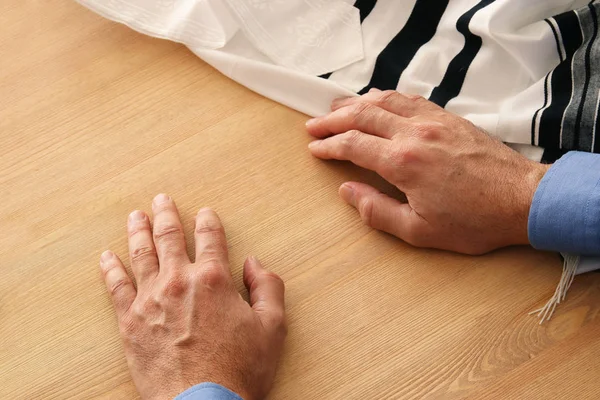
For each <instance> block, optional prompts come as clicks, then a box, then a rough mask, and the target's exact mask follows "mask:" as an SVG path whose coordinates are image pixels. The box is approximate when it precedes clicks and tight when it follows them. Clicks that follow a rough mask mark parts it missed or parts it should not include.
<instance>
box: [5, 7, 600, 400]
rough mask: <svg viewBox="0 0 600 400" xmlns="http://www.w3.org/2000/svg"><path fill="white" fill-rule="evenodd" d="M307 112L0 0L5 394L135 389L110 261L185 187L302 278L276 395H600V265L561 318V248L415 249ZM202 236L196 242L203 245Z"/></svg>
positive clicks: (191, 206) (237, 262)
mask: <svg viewBox="0 0 600 400" xmlns="http://www.w3.org/2000/svg"><path fill="white" fill-rule="evenodd" d="M305 120H306V117H305V116H304V115H301V114H299V113H297V112H295V111H292V110H290V109H287V108H285V107H283V106H281V105H279V104H276V103H274V102H272V101H270V100H267V99H265V98H262V97H261V96H258V95H257V94H255V93H253V92H251V91H249V90H247V89H245V88H243V87H241V86H239V85H238V84H236V83H234V82H232V81H230V80H229V79H227V78H225V77H223V76H222V75H220V74H219V73H218V72H217V71H215V70H214V69H212V68H211V67H209V66H208V65H206V64H205V63H204V62H202V61H201V60H200V59H198V58H197V57H195V56H194V55H193V54H191V53H190V52H189V51H188V50H187V49H186V48H184V47H183V46H181V45H178V44H175V43H170V42H167V41H161V40H157V39H152V38H149V37H146V36H142V35H140V34H137V33H135V32H133V31H131V30H129V29H128V28H126V27H124V26H122V25H118V24H115V23H112V22H109V21H107V20H105V19H103V18H101V17H99V16H97V15H95V14H93V13H91V12H90V11H88V10H86V9H84V8H82V7H81V6H79V5H78V4H76V3H75V2H73V1H70V0H53V1H44V2H42V1H34V0H2V2H0V150H1V157H0V194H1V195H2V200H1V201H0V398H1V399H37V398H40V399H41V398H43V399H54V398H56V399H59V398H60V399H65V398H81V399H84V398H85V399H87V398H108V399H131V398H136V396H137V394H136V392H135V388H134V386H133V385H132V383H131V380H130V378H129V373H128V370H127V365H126V363H125V358H124V356H123V353H122V349H121V344H120V341H119V337H118V331H117V325H116V320H115V316H114V313H113V309H112V306H111V303H110V300H109V298H108V297H107V295H106V293H105V289H104V285H103V282H102V280H101V278H100V274H99V270H98V259H99V255H100V253H101V252H102V251H103V250H105V249H107V248H110V249H112V250H113V251H115V252H117V253H118V254H120V255H121V256H123V257H124V259H126V254H127V252H126V245H127V243H126V236H125V221H126V217H127V214H128V213H129V212H130V211H131V210H133V209H136V208H141V209H144V210H147V211H149V210H150V202H151V200H152V198H153V196H154V195H155V194H157V193H160V192H166V193H168V194H170V195H171V196H172V197H173V198H174V199H175V200H176V202H177V204H178V206H179V207H180V210H181V215H182V218H183V220H184V224H185V227H186V230H187V232H188V233H190V234H191V232H192V224H193V218H194V215H195V213H196V211H197V210H198V209H199V208H200V207H203V206H211V207H213V208H215V209H216V210H217V211H218V212H219V213H220V215H221V216H222V218H223V221H224V224H225V228H226V231H227V236H228V239H229V245H230V252H231V260H232V271H233V274H234V277H235V281H236V284H237V286H238V288H239V289H240V291H242V290H243V285H242V282H241V266H242V262H243V259H244V258H245V257H246V255H248V254H255V255H257V256H258V257H259V258H261V259H262V260H263V262H264V264H265V266H267V267H268V268H270V269H272V270H274V271H276V272H277V273H279V274H280V275H281V276H282V277H283V279H284V280H285V282H286V285H287V310H288V312H289V321H290V329H289V331H290V334H289V337H288V340H287V342H286V349H285V354H284V357H283V360H282V362H281V365H280V368H279V372H278V375H277V378H276V382H275V388H274V390H273V392H272V395H271V398H273V399H413V398H415V399H420V398H428V399H463V398H467V399H503V400H504V399H597V398H600V376H599V375H600V316H599V311H600V274H588V275H584V276H581V277H578V278H577V279H576V280H575V283H574V285H573V287H572V289H571V291H570V292H569V295H568V301H567V303H566V304H562V305H560V307H559V308H558V310H557V312H556V314H555V316H554V318H553V319H552V320H551V321H550V322H549V323H546V324H544V325H542V326H540V325H538V321H537V319H535V318H534V317H531V316H528V315H527V313H528V311H530V310H532V309H534V308H536V307H539V306H541V305H543V303H544V302H545V301H546V300H547V299H548V298H549V297H550V296H551V294H552V293H553V291H554V289H555V286H556V284H557V282H558V280H559V277H560V274H561V262H560V260H559V257H558V256H557V255H556V254H550V253H541V252H536V251H534V250H532V249H530V248H525V247H522V248H511V249H505V250H501V251H497V252H494V253H492V254H489V255H486V256H483V257H467V256H461V255H457V254H452V253H448V252H441V251H434V250H421V249H415V248H413V247H410V246H408V245H406V244H405V243H403V242H401V241H400V240H397V239H395V238H393V237H391V236H389V235H386V234H382V233H380V232H376V231H373V230H372V229H369V228H368V227H365V226H363V224H362V223H361V221H360V218H359V217H358V215H357V213H356V211H355V210H354V209H352V208H351V207H349V206H347V205H345V204H344V203H343V202H342V201H341V200H340V199H339V198H338V195H337V188H338V186H339V185H340V184H341V183H342V182H344V181H345V180H348V179H355V180H363V181H366V182H371V183H374V184H375V185H377V186H379V187H381V188H383V189H385V190H388V191H389V190H391V189H390V188H389V187H387V186H386V185H385V184H384V183H383V182H382V181H381V180H380V179H379V178H377V177H376V176H374V175H373V174H371V173H368V172H365V171H362V170H360V169H358V168H356V167H353V166H351V165H349V164H347V163H341V162H323V161H319V160H316V159H313V158H312V157H311V156H310V155H309V153H308V152H307V149H306V145H307V143H308V142H309V137H308V136H307V134H306V133H305V131H304V128H303V127H304V121H305ZM190 245H191V243H190Z"/></svg>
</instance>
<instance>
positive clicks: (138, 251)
mask: <svg viewBox="0 0 600 400" xmlns="http://www.w3.org/2000/svg"><path fill="white" fill-rule="evenodd" d="M154 257H156V250H155V249H154V247H153V246H140V247H137V248H135V249H133V251H132V252H131V262H142V261H146V260H148V259H150V258H154Z"/></svg>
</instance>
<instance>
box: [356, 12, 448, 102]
mask: <svg viewBox="0 0 600 400" xmlns="http://www.w3.org/2000/svg"><path fill="white" fill-rule="evenodd" d="M448 1H449V0H417V2H416V3H415V6H414V8H413V10H412V13H411V15H410V17H409V18H408V21H406V24H405V25H404V27H403V28H402V29H401V30H400V32H398V34H397V35H396V36H395V37H394V38H393V39H392V40H391V41H390V43H388V45H387V46H386V47H385V49H383V51H382V52H381V53H380V54H379V56H378V57H377V61H376V62H375V69H374V71H373V76H372V77H371V81H370V82H369V84H368V85H367V86H365V87H364V88H363V89H362V90H361V91H360V92H359V93H360V94H364V93H366V92H368V91H369V89H371V88H374V87H375V88H378V89H381V90H386V89H394V90H395V89H396V87H397V86H398V81H399V80H400V76H401V75H402V73H403V72H404V70H405V69H406V67H408V64H410V62H411V61H412V59H413V58H414V56H415V54H416V53H417V51H419V49H420V48H421V47H422V46H423V45H424V44H425V43H427V42H429V41H430V40H431V38H433V35H435V32H436V30H437V27H438V24H439V22H440V20H441V19H442V15H444V12H445V11H446V7H447V6H448Z"/></svg>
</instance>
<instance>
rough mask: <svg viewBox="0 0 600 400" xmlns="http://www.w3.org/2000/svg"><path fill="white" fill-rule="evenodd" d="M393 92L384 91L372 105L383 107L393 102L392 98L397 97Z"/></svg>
mask: <svg viewBox="0 0 600 400" xmlns="http://www.w3.org/2000/svg"><path fill="white" fill-rule="evenodd" d="M398 95H399V94H398V92H396V91H395V90H385V91H383V92H381V93H380V94H379V97H378V98H377V99H376V100H375V101H374V104H375V105H376V106H379V107H385V106H387V105H389V104H391V103H393V102H394V98H395V97H396V96H398Z"/></svg>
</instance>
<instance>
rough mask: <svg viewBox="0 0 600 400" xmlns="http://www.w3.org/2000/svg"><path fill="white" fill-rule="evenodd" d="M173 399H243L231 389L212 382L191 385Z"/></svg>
mask: <svg viewBox="0 0 600 400" xmlns="http://www.w3.org/2000/svg"><path fill="white" fill-rule="evenodd" d="M174 400H243V399H242V398H241V397H240V396H238V395H237V394H235V393H233V392H232V391H231V390H229V389H226V388H224V387H223V386H221V385H217V384H216V383H212V382H204V383H201V384H199V385H196V386H192V387H191V388H189V389H188V390H186V391H185V392H183V393H181V394H179V395H178V396H177V397H175V399H174Z"/></svg>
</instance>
